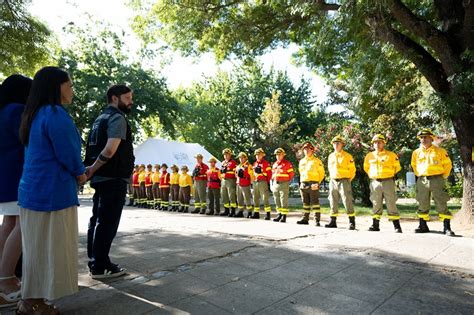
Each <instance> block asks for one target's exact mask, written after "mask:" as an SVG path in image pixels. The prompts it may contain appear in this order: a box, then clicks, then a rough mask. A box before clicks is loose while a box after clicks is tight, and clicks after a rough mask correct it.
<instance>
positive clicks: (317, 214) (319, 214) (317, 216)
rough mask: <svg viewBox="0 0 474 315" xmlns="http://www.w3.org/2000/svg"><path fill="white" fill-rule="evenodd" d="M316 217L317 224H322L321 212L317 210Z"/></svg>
mask: <svg viewBox="0 0 474 315" xmlns="http://www.w3.org/2000/svg"><path fill="white" fill-rule="evenodd" d="M314 219H315V220H316V226H321V223H319V222H320V221H321V212H316V213H315V214H314Z"/></svg>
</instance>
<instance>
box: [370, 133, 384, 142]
mask: <svg viewBox="0 0 474 315" xmlns="http://www.w3.org/2000/svg"><path fill="white" fill-rule="evenodd" d="M377 141H382V142H383V143H387V139H386V138H385V136H384V135H383V134H380V133H378V134H376V135H375V136H373V137H372V143H374V142H377Z"/></svg>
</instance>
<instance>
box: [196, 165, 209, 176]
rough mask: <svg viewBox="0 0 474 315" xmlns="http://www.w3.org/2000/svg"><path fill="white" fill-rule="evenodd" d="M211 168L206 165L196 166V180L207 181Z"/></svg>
mask: <svg viewBox="0 0 474 315" xmlns="http://www.w3.org/2000/svg"><path fill="white" fill-rule="evenodd" d="M208 169H209V166H207V165H206V164H204V163H201V164H196V166H195V167H194V171H193V177H194V180H207V170H208Z"/></svg>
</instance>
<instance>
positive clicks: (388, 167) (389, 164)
mask: <svg viewBox="0 0 474 315" xmlns="http://www.w3.org/2000/svg"><path fill="white" fill-rule="evenodd" d="M401 169H402V167H401V166H400V161H399V160H398V156H397V155H396V154H395V153H393V152H392V151H388V150H383V151H381V152H379V151H377V150H375V151H373V152H369V153H367V155H366V156H365V159H364V171H365V172H366V173H367V174H368V175H369V178H372V179H384V178H392V177H395V174H397V173H398V172H400V170H401Z"/></svg>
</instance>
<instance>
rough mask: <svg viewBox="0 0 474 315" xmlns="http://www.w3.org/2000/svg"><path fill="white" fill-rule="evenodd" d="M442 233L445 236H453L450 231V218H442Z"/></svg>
mask: <svg viewBox="0 0 474 315" xmlns="http://www.w3.org/2000/svg"><path fill="white" fill-rule="evenodd" d="M443 226H444V227H443V233H444V234H446V235H447V236H455V235H456V234H454V232H453V231H451V220H450V219H444V221H443Z"/></svg>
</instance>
